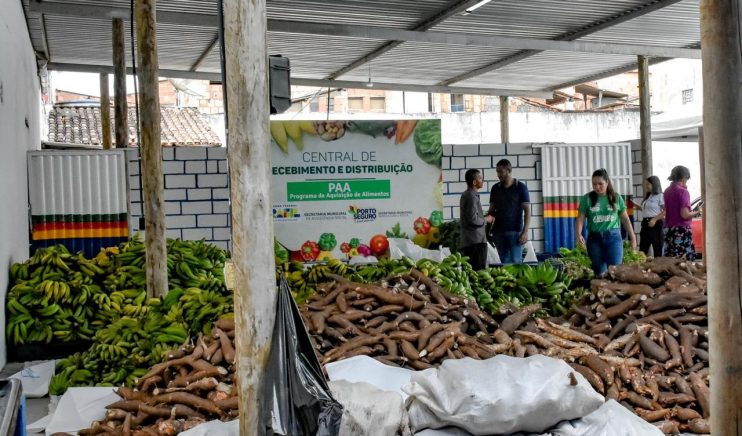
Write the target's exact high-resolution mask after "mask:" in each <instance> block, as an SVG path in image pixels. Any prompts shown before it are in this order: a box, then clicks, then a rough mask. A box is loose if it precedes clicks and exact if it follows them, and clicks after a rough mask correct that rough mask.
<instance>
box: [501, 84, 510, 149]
mask: <svg viewBox="0 0 742 436" xmlns="http://www.w3.org/2000/svg"><path fill="white" fill-rule="evenodd" d="M500 142H502V143H503V144H507V143H508V142H510V102H509V101H508V97H507V96H506V95H501V96H500Z"/></svg>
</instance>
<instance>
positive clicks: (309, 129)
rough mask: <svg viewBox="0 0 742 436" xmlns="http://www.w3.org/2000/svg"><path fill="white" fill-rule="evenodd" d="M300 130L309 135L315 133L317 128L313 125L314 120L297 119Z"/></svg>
mask: <svg viewBox="0 0 742 436" xmlns="http://www.w3.org/2000/svg"><path fill="white" fill-rule="evenodd" d="M299 127H300V128H301V131H302V132H304V133H307V134H309V135H316V134H317V129H315V127H314V121H299Z"/></svg>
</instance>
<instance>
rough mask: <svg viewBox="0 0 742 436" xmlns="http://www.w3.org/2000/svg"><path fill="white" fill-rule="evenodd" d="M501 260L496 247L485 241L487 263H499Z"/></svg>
mask: <svg viewBox="0 0 742 436" xmlns="http://www.w3.org/2000/svg"><path fill="white" fill-rule="evenodd" d="M501 263H502V262H501V261H500V254H499V253H498V252H497V248H495V246H494V245H492V244H490V243H489V242H488V243H487V265H488V266H489V265H499V264H501Z"/></svg>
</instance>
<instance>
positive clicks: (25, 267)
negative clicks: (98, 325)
mask: <svg viewBox="0 0 742 436" xmlns="http://www.w3.org/2000/svg"><path fill="white" fill-rule="evenodd" d="M104 273H105V269H104V268H102V267H101V266H99V265H98V264H97V263H96V262H95V261H90V260H88V259H85V257H84V256H82V254H77V255H72V254H70V253H69V251H67V249H66V248H65V247H64V246H61V245H58V246H54V247H48V248H41V249H39V250H37V251H36V253H35V254H34V255H33V256H32V257H31V258H30V259H29V260H27V261H26V262H24V263H15V264H13V265H11V266H10V289H9V291H8V295H7V300H6V307H7V311H8V323H7V327H6V334H7V337H8V340H9V342H10V343H12V344H15V345H18V344H28V343H50V342H52V341H62V342H68V341H73V340H79V339H83V340H90V339H91V338H92V337H93V334H94V333H95V332H94V326H93V320H94V319H95V318H96V315H97V312H98V311H97V307H96V303H95V300H96V299H97V298H98V296H99V295H103V291H102V289H101V287H100V286H99V284H97V283H96V281H97V280H98V279H99V278H100V277H101V276H102V275H103V274H104Z"/></svg>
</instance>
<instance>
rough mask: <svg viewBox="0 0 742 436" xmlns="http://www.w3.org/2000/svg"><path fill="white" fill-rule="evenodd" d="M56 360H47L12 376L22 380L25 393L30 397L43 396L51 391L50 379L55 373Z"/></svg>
mask: <svg viewBox="0 0 742 436" xmlns="http://www.w3.org/2000/svg"><path fill="white" fill-rule="evenodd" d="M55 362H56V361H55V360H47V361H46V362H42V363H39V364H37V365H33V366H29V367H28V368H23V370H22V371H18V372H17V373H15V374H13V375H11V376H10V378H17V379H18V380H20V381H21V386H23V395H24V396H26V397H28V398H41V397H44V396H46V394H47V393H49V381H50V380H51V379H52V376H53V375H54V366H55V365H54V363H55Z"/></svg>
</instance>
